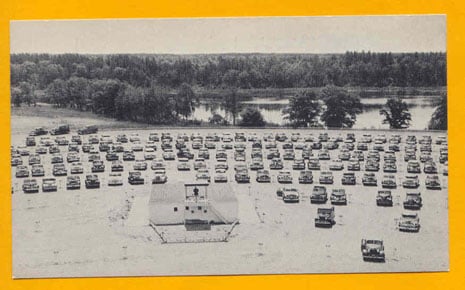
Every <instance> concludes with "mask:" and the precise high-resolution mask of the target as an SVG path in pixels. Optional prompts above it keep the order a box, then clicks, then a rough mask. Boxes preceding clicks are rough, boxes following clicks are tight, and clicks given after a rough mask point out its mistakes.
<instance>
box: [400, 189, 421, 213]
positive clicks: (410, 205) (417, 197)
mask: <svg viewBox="0 0 465 290" xmlns="http://www.w3.org/2000/svg"><path fill="white" fill-rule="evenodd" d="M422 206H423V203H422V198H421V194H420V193H419V192H411V193H407V194H406V196H405V200H404V209H412V210H418V209H421V207H422Z"/></svg>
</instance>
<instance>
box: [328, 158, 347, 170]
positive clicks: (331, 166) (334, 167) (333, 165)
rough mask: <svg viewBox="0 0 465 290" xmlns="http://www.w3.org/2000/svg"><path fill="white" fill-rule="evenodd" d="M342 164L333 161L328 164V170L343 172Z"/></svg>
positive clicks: (338, 160)
mask: <svg viewBox="0 0 465 290" xmlns="http://www.w3.org/2000/svg"><path fill="white" fill-rule="evenodd" d="M343 169H344V163H342V160H341V159H334V160H333V161H331V162H330V163H329V170H343Z"/></svg>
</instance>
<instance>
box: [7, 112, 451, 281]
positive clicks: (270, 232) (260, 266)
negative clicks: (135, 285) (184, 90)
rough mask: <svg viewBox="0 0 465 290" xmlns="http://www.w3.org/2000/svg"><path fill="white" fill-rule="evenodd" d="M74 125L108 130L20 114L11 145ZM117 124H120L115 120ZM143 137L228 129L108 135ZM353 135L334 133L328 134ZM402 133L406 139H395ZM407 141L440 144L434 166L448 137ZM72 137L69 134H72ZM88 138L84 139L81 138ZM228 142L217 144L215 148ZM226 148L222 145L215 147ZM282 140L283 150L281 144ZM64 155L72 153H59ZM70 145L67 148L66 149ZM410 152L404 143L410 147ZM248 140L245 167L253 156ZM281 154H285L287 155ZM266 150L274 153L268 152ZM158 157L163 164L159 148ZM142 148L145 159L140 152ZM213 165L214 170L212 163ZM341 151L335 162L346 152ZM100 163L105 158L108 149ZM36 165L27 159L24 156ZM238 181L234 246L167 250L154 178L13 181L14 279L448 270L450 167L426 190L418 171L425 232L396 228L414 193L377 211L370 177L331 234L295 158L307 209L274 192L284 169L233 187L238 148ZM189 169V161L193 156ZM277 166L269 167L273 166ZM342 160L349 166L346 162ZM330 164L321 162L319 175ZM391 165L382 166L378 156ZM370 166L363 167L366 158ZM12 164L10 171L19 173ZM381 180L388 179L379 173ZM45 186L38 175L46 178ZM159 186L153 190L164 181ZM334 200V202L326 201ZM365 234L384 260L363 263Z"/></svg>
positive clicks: (170, 164) (342, 209) (341, 209)
mask: <svg viewBox="0 0 465 290" xmlns="http://www.w3.org/2000/svg"><path fill="white" fill-rule="evenodd" d="M61 122H68V123H70V124H72V125H73V126H74V127H79V126H80V125H82V124H88V123H92V124H94V123H97V124H98V125H102V126H105V125H106V124H105V122H107V121H105V120H99V121H98V122H92V120H84V119H81V118H72V117H70V118H46V117H35V118H33V117H24V116H14V115H13V116H12V118H11V124H12V135H11V143H12V145H15V146H19V145H24V140H25V136H26V135H27V133H28V132H29V131H30V130H31V129H32V128H33V127H37V126H38V124H40V126H45V127H52V126H54V125H55V124H57V123H61ZM108 122H111V121H108ZM228 131H230V132H232V133H234V132H237V131H241V132H252V131H253V132H257V134H258V135H259V136H262V135H263V134H265V133H269V132H272V133H275V132H278V131H279V132H281V131H282V132H286V134H287V135H288V136H290V133H292V132H301V134H303V135H305V134H309V133H312V134H313V135H314V136H318V134H319V133H320V131H317V130H315V131H309V130H287V129H282V130H279V129H263V130H257V129H255V130H245V129H231V130H228ZM122 132H123V133H126V134H128V135H129V134H131V133H138V134H139V136H140V137H141V140H147V136H148V134H149V133H150V132H158V133H159V134H160V133H161V132H170V133H171V134H172V135H173V136H174V137H175V136H176V135H177V134H178V133H179V132H185V133H187V134H188V135H190V134H191V133H194V132H200V133H201V134H202V135H206V134H208V133H210V132H215V133H223V132H224V130H218V129H189V128H186V129H172V130H168V129H162V130H157V129H153V128H152V129H150V130H139V129H137V130H136V129H132V130H130V131H128V130H115V129H113V130H110V129H109V130H106V131H101V132H99V133H100V134H102V133H105V134H108V135H111V136H116V135H117V134H118V133H122ZM347 132H349V131H330V132H329V135H330V136H335V135H338V134H342V135H343V136H345V135H346V133H347ZM352 132H354V133H355V134H356V136H357V138H359V137H360V136H361V135H362V134H365V133H371V134H372V135H373V137H375V136H376V135H377V134H380V133H383V134H386V135H387V137H389V136H390V135H391V134H392V132H389V131H386V132H381V131H370V132H369V131H352ZM396 133H397V132H396ZM399 134H401V135H402V137H403V140H405V137H406V136H407V135H410V134H414V135H416V136H417V138H420V137H421V136H423V135H426V134H427V135H431V136H432V137H433V156H434V158H435V160H436V161H437V158H438V154H439V153H438V150H439V147H438V146H437V145H434V140H435V138H436V137H437V136H439V135H444V133H437V132H409V131H406V132H401V133H399ZM69 136H70V135H67V137H68V138H69ZM84 139H85V138H84ZM218 145H219V144H218ZM218 145H217V146H218ZM278 145H280V144H279V143H278ZM61 148H62V152H66V148H65V147H61ZM63 149H64V151H63ZM401 149H403V148H401ZM250 150H251V149H250V143H248V147H247V160H248V161H250ZM281 150H282V149H281ZM263 151H264V152H266V151H267V150H266V149H263ZM156 152H157V157H161V150H160V148H158V150H157V151H156ZM80 154H81V156H82V157H81V158H82V159H83V161H85V162H84V165H85V172H84V174H82V175H81V182H82V183H83V181H84V178H85V174H86V173H88V172H90V165H89V164H88V163H87V162H86V161H87V159H86V157H84V156H85V153H82V152H81V153H80ZM142 154H143V153H137V154H136V157H137V156H139V157H142ZM210 154H211V157H213V158H211V159H210V160H209V161H208V162H207V163H208V166H209V168H210V172H211V174H212V175H213V172H214V171H213V169H212V168H214V163H215V158H214V150H210ZM337 154H338V153H337V150H335V151H331V156H332V157H333V158H334V157H336V156H337ZM101 155H102V157H103V159H104V155H103V154H101ZM396 156H397V160H398V162H397V164H398V173H397V174H396V178H397V182H398V184H400V182H401V181H402V179H403V177H404V176H405V172H406V168H405V167H406V164H405V163H404V162H403V150H401V152H399V153H397V154H396ZM49 158H50V156H49V155H48V154H47V155H46V156H42V164H44V165H45V168H46V175H51V166H50V161H49ZM23 160H24V161H25V163H26V164H27V159H26V158H24V157H23ZM228 160H231V161H230V162H229V167H230V168H229V170H228V171H227V172H228V177H229V182H230V183H231V184H232V185H233V187H234V189H235V194H236V196H237V198H238V201H239V224H238V225H237V226H236V227H235V228H234V230H233V232H232V235H231V236H230V238H229V241H228V242H222V243H185V244H182V243H176V244H163V243H161V240H160V238H159V237H158V235H157V234H156V233H155V232H154V231H153V229H152V228H151V227H149V225H148V199H149V195H150V190H151V187H152V185H151V184H150V180H151V178H152V177H153V171H152V170H151V169H150V168H149V169H148V170H147V171H145V172H143V175H144V176H145V180H146V184H144V185H141V186H131V185H129V184H127V174H128V171H129V169H130V167H132V164H131V162H125V171H124V173H123V179H124V185H123V186H121V187H116V188H109V187H108V186H107V179H108V174H109V171H110V170H109V168H110V163H109V162H106V171H105V172H104V173H99V174H98V175H99V177H100V180H101V184H102V186H101V188H100V189H89V190H87V189H85V188H84V186H83V185H82V189H80V190H74V191H70V190H66V188H65V183H66V177H59V178H57V179H58V185H59V190H58V192H52V193H42V192H40V193H38V194H24V193H22V191H21V185H22V180H19V179H17V178H14V177H13V180H12V186H13V189H14V194H13V195H12V211H13V212H12V213H13V273H14V277H16V278H25V277H82V276H153V275H212V274H213V275H215V274H219V275H223V274H265V273H339V272H343V273H348V272H404V271H408V272H412V271H414V272H416V271H443V270H448V268H449V254H448V253H449V252H448V251H449V246H448V245H449V239H448V188H447V184H448V180H447V176H443V175H442V174H441V173H442V170H443V168H444V167H443V165H442V164H441V165H439V162H437V164H438V165H439V168H438V169H439V172H440V174H439V176H440V181H441V184H442V190H426V188H425V185H424V180H425V178H426V174H424V173H422V174H419V177H420V184H421V185H420V188H419V189H418V190H413V191H420V192H421V193H422V197H423V207H422V209H421V210H420V211H419V212H418V213H419V216H420V222H421V230H420V232H419V233H403V232H399V231H398V229H397V228H396V224H397V219H398V218H399V217H400V215H401V213H402V212H403V208H402V201H403V199H404V197H405V193H406V190H405V189H403V188H402V187H401V186H398V188H397V189H395V190H393V196H394V206H393V207H391V208H382V207H377V206H376V202H375V197H376V193H377V190H378V189H380V188H381V186H380V185H379V186H378V188H376V187H365V186H362V184H361V177H362V175H363V170H362V171H360V172H356V176H357V186H344V187H343V188H345V189H346V192H347V194H348V205H347V206H336V209H335V211H336V225H335V226H334V227H333V228H331V229H320V228H315V226H314V222H313V219H314V218H315V217H316V211H317V208H318V207H319V206H318V205H314V204H310V201H309V198H308V197H309V194H310V193H311V190H312V188H313V186H314V185H315V184H318V176H319V173H318V172H316V171H314V179H315V180H316V182H315V183H314V184H311V185H301V184H298V183H297V178H298V175H299V172H298V171H293V170H292V161H284V162H285V163H284V164H285V169H289V170H291V172H292V175H293V177H294V183H293V184H292V186H293V187H296V188H298V189H300V190H301V192H302V194H303V196H302V198H301V201H300V203H296V204H285V203H283V201H282V200H281V199H279V198H278V197H277V196H276V189H277V188H278V187H281V186H282V185H280V184H278V183H277V181H276V175H277V171H271V174H272V183H270V184H258V183H256V182H255V180H254V179H255V176H256V174H255V172H251V174H250V175H251V183H250V184H237V183H236V182H235V181H234V168H233V167H234V166H233V164H234V159H233V150H229V152H228ZM191 162H192V161H191ZM264 162H265V168H268V165H269V160H265V161H264ZM344 163H345V165H346V163H347V162H344ZM166 164H167V175H168V182H176V181H177V180H193V178H194V174H195V172H194V171H191V172H182V173H180V172H178V171H177V170H176V164H177V161H166ZM328 164H329V162H327V161H322V170H324V169H327V168H328ZM381 165H382V161H381ZM362 169H363V163H362ZM14 172H15V170H14V168H13V169H12V174H13V176H14ZM333 174H334V180H335V183H334V185H329V186H327V188H328V190H329V191H330V190H331V189H332V188H341V187H342V186H341V183H340V180H341V176H342V172H333ZM376 175H377V177H378V184H380V180H381V178H382V176H383V175H384V173H383V172H382V170H380V172H378V173H376ZM39 179H40V178H39ZM155 186H156V185H155ZM327 205H329V202H328V204H327ZM363 238H368V239H383V240H384V243H385V251H386V262H385V263H370V262H363V260H362V257H361V252H360V241H361V239H363Z"/></svg>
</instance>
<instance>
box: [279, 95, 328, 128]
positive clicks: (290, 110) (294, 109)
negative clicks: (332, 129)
mask: <svg viewBox="0 0 465 290" xmlns="http://www.w3.org/2000/svg"><path fill="white" fill-rule="evenodd" d="M320 112H321V104H320V102H319V100H318V98H317V96H316V94H315V93H314V92H312V91H308V90H306V91H301V92H300V93H298V94H297V95H295V96H293V97H291V98H290V99H289V106H288V107H287V108H285V109H283V115H284V119H286V120H289V122H290V123H291V125H292V126H293V127H309V126H313V125H315V124H316V122H317V118H318V116H319V114H320Z"/></svg>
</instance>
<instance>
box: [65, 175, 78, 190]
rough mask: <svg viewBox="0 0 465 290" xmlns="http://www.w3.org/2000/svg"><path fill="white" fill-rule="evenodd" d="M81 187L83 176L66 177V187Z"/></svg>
mask: <svg viewBox="0 0 465 290" xmlns="http://www.w3.org/2000/svg"><path fill="white" fill-rule="evenodd" d="M80 188H81V178H80V177H79V175H72V176H68V177H66V189H67V190H69V189H80Z"/></svg>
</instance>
